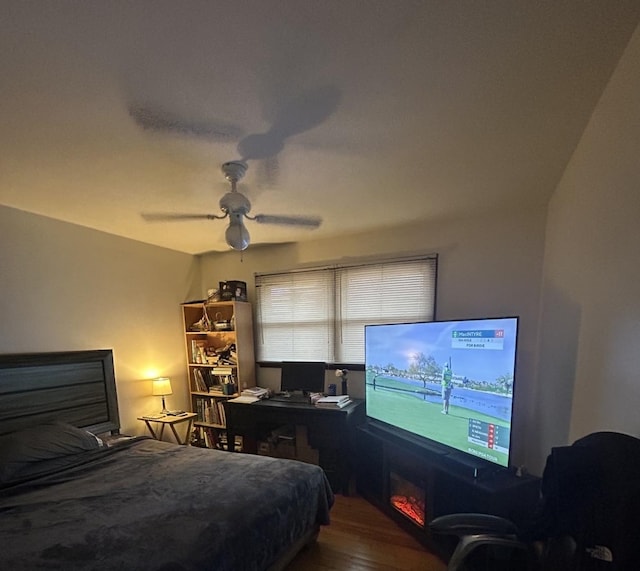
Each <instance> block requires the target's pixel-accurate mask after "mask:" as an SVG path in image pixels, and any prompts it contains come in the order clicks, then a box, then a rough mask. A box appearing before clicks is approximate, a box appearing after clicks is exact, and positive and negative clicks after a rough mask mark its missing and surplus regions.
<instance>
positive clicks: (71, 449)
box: [0, 422, 102, 484]
mask: <svg viewBox="0 0 640 571" xmlns="http://www.w3.org/2000/svg"><path fill="white" fill-rule="evenodd" d="M101 446H102V441H101V440H100V439H99V438H98V437H96V436H95V435H93V434H91V433H90V432H87V431H86V430H82V429H81V428H76V427H75V426H72V425H70V424H66V423H64V422H50V423H46V424H41V425H39V426H33V427H30V428H25V429H24V430H18V431H16V432H11V433H9V434H4V435H2V436H0V483H2V484H5V483H7V482H9V481H11V480H15V479H16V478H17V477H19V476H20V473H21V472H23V471H25V470H26V471H30V469H31V468H33V467H34V466H35V465H37V463H39V462H43V461H48V460H54V459H58V458H63V457H67V456H72V455H75V454H80V453H82V452H87V451H89V450H96V449H97V448H100V447H101Z"/></svg>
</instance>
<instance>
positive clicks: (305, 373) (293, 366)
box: [280, 361, 327, 393]
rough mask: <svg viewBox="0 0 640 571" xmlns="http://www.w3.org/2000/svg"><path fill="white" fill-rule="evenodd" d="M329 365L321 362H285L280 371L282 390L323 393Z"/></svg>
mask: <svg viewBox="0 0 640 571" xmlns="http://www.w3.org/2000/svg"><path fill="white" fill-rule="evenodd" d="M326 370H327V364H326V363H323V362H320V361H283V362H282V368H281V369H280V371H281V374H280V390H281V391H283V392H295V391H302V392H303V393H321V392H323V391H324V374H325V371H326Z"/></svg>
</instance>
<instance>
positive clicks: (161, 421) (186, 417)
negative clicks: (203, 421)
mask: <svg viewBox="0 0 640 571" xmlns="http://www.w3.org/2000/svg"><path fill="white" fill-rule="evenodd" d="M196 416H198V415H197V414H196V413H195V412H187V413H184V414H182V415H175V416H171V415H167V416H160V417H158V418H154V417H151V416H140V417H138V420H142V421H143V422H144V423H145V424H146V425H147V428H148V429H149V432H150V433H151V436H152V437H153V438H155V439H156V440H162V436H163V435H164V429H165V427H166V426H169V428H171V432H173V436H174V438H175V439H176V442H177V443H178V444H183V445H187V444H189V436H191V428H192V427H193V419H194V418H195V417H196ZM183 422H186V423H187V427H186V432H185V434H184V438H181V437H180V435H179V434H178V431H177V430H176V425H177V424H181V423H183ZM152 423H153V424H155V425H156V426H155V429H154V426H153V425H152ZM157 425H160V426H159V428H160V432H157V430H158V426H157Z"/></svg>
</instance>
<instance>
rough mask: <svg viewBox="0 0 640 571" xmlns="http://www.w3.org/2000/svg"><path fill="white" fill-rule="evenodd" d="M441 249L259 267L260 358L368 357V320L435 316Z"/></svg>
mask: <svg viewBox="0 0 640 571" xmlns="http://www.w3.org/2000/svg"><path fill="white" fill-rule="evenodd" d="M436 272H437V256H429V257H426V258H420V259H412V260H399V261H389V262H383V263H375V264H362V265H357V266H355V265H354V266H344V267H334V268H322V269H316V270H305V271H294V272H288V273H279V274H268V275H257V276H256V294H257V316H258V317H257V328H258V336H257V339H256V349H257V353H258V360H260V361H263V362H264V361H286V360H299V361H325V362H327V363H356V364H357V363H364V326H365V325H366V324H374V323H406V322H412V321H431V320H433V318H434V310H435V291H436Z"/></svg>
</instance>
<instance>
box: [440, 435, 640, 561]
mask: <svg viewBox="0 0 640 571" xmlns="http://www.w3.org/2000/svg"><path fill="white" fill-rule="evenodd" d="M638 518H640V439H637V438H634V437H632V436H629V435H626V434H621V433H617V432H596V433H593V434H590V435H588V436H585V437H584V438H581V439H579V440H577V441H576V442H574V443H573V444H572V445H571V446H563V447H558V448H553V449H552V450H551V454H550V455H549V456H548V458H547V463H546V466H545V469H544V473H543V476H542V484H541V498H540V502H539V506H538V508H537V510H536V513H535V514H534V515H533V517H532V518H531V520H530V521H529V522H527V523H526V524H524V525H520V526H517V525H516V524H514V523H513V522H511V521H509V520H507V519H505V518H501V517H496V516H492V515H486V514H451V515H445V516H441V517H438V518H435V519H434V520H433V521H432V522H431V523H430V529H431V532H432V534H433V536H434V538H437V537H438V536H454V537H456V538H457V543H456V545H455V548H454V549H453V553H452V555H451V557H450V559H449V562H448V570H449V571H479V570H486V571H503V570H504V571H525V570H526V571H604V570H606V571H637V570H638V569H640V565H639V563H638V561H640V551H639V550H638V546H637V545H636V544H637V543H638V539H637V537H638V534H637V521H636V520H637V519H638Z"/></svg>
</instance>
